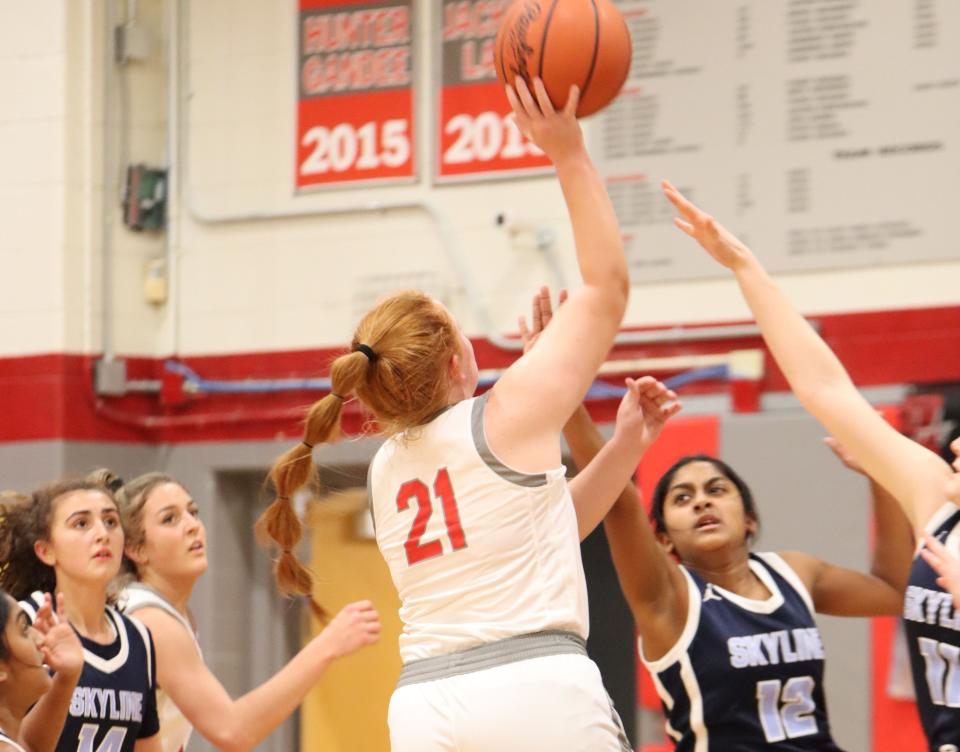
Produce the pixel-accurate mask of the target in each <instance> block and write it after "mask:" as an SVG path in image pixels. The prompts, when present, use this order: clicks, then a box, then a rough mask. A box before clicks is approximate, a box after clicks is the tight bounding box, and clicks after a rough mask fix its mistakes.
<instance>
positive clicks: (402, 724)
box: [388, 654, 630, 752]
mask: <svg viewBox="0 0 960 752" xmlns="http://www.w3.org/2000/svg"><path fill="white" fill-rule="evenodd" d="M388 721H389V724H390V744H391V748H392V750H393V752H629V751H630V746H629V744H628V742H627V740H626V737H625V736H624V733H623V727H622V725H621V724H620V718H619V717H618V716H617V714H616V712H615V711H614V709H613V705H612V703H611V702H610V698H609V696H608V695H607V692H606V690H605V689H604V687H603V681H602V680H601V678H600V670H599V669H598V668H597V666H596V664H595V663H594V662H593V661H591V660H590V659H589V658H587V657H586V656H585V655H576V654H570V655H551V656H547V657H542V658H530V659H527V660H519V661H515V662H511V663H506V664H504V665H500V666H495V667H493V668H486V669H483V670H480V671H473V672H471V673H465V674H460V675H458V676H451V677H449V678H444V679H437V680H434V681H425V682H421V683H417V684H408V685H406V686H401V687H399V688H398V689H397V690H395V691H394V693H393V697H392V698H391V699H390V710H389V713H388Z"/></svg>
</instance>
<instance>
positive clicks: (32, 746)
mask: <svg viewBox="0 0 960 752" xmlns="http://www.w3.org/2000/svg"><path fill="white" fill-rule="evenodd" d="M58 606H59V608H58V609H57V612H59V613H63V596H62V595H61V596H59V598H58ZM37 624H38V627H39V628H37V627H35V626H33V625H31V623H30V618H29V617H28V616H27V614H26V613H25V612H24V611H23V609H21V608H20V606H19V605H18V604H17V602H16V601H14V600H13V599H12V598H11V597H10V596H9V595H7V594H6V593H5V592H3V591H2V590H0V752H11V750H12V751H13V752H40V751H41V750H52V749H54V748H55V746H56V743H57V739H58V737H59V731H60V729H61V728H63V722H64V720H65V719H66V716H67V709H68V707H69V705H70V699H71V697H72V696H73V690H74V688H75V687H76V685H77V679H78V678H79V677H80V672H81V670H82V668H83V648H82V647H81V645H80V640H79V639H77V636H76V634H75V633H74V631H73V630H72V629H71V628H70V626H69V625H68V624H66V622H61V621H60V620H59V618H58V616H57V613H55V612H54V611H53V610H52V608H51V605H50V596H49V595H47V596H45V598H44V603H43V606H42V607H41V609H40V612H39V615H38V618H37ZM50 672H52V675H51V673H50ZM28 711H29V712H28Z"/></svg>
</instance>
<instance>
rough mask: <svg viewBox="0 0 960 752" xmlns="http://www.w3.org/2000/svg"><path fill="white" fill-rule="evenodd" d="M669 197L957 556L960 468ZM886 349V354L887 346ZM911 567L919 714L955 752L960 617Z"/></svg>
mask: <svg viewBox="0 0 960 752" xmlns="http://www.w3.org/2000/svg"><path fill="white" fill-rule="evenodd" d="M664 193H665V194H666V196H667V198H668V199H669V200H670V201H671V202H672V203H673V205H674V206H675V207H676V208H677V210H678V211H679V213H680V217H678V218H677V219H676V220H675V223H676V225H677V227H679V228H680V229H681V230H682V231H683V232H685V233H686V234H688V235H689V236H690V237H692V238H693V239H694V240H696V241H697V242H698V243H699V244H700V245H701V246H702V247H703V249H704V250H706V251H707V252H708V253H709V254H710V255H711V256H712V257H713V258H714V259H715V260H716V261H717V262H719V263H720V264H722V265H723V266H725V267H726V268H728V269H730V270H731V271H732V272H733V275H734V277H735V278H736V280H737V284H738V285H739V287H740V291H741V293H742V294H743V297H744V300H745V301H746V302H747V304H748V305H749V306H750V310H751V311H752V312H753V315H754V317H755V318H756V321H757V324H759V326H760V330H761V332H762V333H763V338H764V340H765V341H766V343H767V346H768V347H769V348H770V352H771V353H772V354H773V357H774V358H775V359H776V361H777V365H778V366H779V367H780V370H781V371H782V372H783V374H784V376H785V377H786V378H787V381H788V382H789V383H790V388H791V389H792V390H793V392H794V394H795V395H796V396H797V399H798V400H800V403H801V404H802V405H803V406H804V407H805V408H806V409H807V410H808V411H809V412H810V413H811V414H812V415H813V416H814V417H815V418H816V419H817V420H818V421H820V423H822V424H823V426H824V427H825V428H826V429H827V430H828V431H829V432H830V433H831V434H832V435H833V436H835V437H836V438H837V439H838V440H839V441H841V442H842V443H843V445H844V446H845V447H846V448H847V449H848V450H849V452H850V453H851V455H852V456H853V457H855V458H856V460H857V461H858V462H859V463H860V465H861V466H862V467H863V469H864V470H865V471H866V472H867V473H868V474H869V475H870V477H871V478H873V479H875V480H876V481H877V482H878V483H880V484H881V485H882V486H883V487H884V488H886V489H887V490H888V491H889V492H890V493H891V494H892V495H893V496H894V498H896V499H897V501H899V502H900V504H901V506H902V507H903V510H904V512H905V513H906V515H907V517H908V518H909V519H910V521H911V523H912V524H913V527H914V530H915V532H916V533H917V537H918V538H920V537H921V536H923V535H924V534H929V535H931V536H932V537H933V538H935V539H936V540H939V541H940V542H942V543H943V544H944V546H945V549H946V551H947V552H948V553H951V554H953V555H954V556H955V555H956V554H957V550H958V547H960V508H958V506H957V505H958V503H960V472H958V471H956V470H955V469H954V468H951V467H950V465H949V464H947V462H946V461H945V460H944V459H942V458H941V457H939V456H937V455H936V454H934V453H933V452H931V451H930V450H928V449H926V448H925V447H923V446H921V445H920V444H917V443H916V442H914V441H911V440H910V439H908V438H907V437H906V436H903V435H902V434H900V433H899V432H897V431H896V430H894V429H893V428H892V427H891V426H890V425H888V424H887V423H886V422H885V421H884V420H883V419H882V418H880V417H879V416H878V415H877V413H876V412H875V411H874V409H873V407H872V406H871V405H870V403H868V402H867V400H866V399H864V397H863V396H862V395H861V394H860V392H859V391H857V388H856V386H855V385H854V383H853V381H852V380H851V379H850V377H849V375H848V374H847V372H846V371H845V370H844V368H843V365H842V364H841V363H840V361H839V360H838V359H837V357H836V356H835V355H834V354H833V352H832V351H831V350H830V348H829V347H828V346H827V344H826V343H825V342H824V341H823V340H822V339H821V338H820V336H819V335H818V334H817V333H816V332H815V331H814V330H813V328H812V327H810V326H809V325H808V324H807V322H806V321H805V320H804V319H803V317H802V316H801V315H800V314H799V313H797V311H796V310H794V308H793V307H792V306H791V305H790V302H789V301H788V300H787V298H786V297H785V296H784V294H783V293H782V292H781V290H780V289H779V288H778V287H777V285H776V283H775V282H774V281H773V280H772V279H771V278H770V277H769V276H768V275H767V273H766V271H765V270H764V269H763V266H762V265H761V264H760V262H759V261H758V260H757V258H756V257H755V256H754V255H753V253H751V251H750V249H749V248H747V247H746V246H745V245H744V244H743V243H742V242H740V241H739V240H738V239H737V238H736V237H734V236H733V235H732V234H731V233H730V232H729V231H727V230H726V229H725V228H724V227H723V226H721V225H720V224H719V223H718V222H717V221H716V220H715V219H714V218H713V217H711V216H710V215H708V214H706V213H705V212H703V211H701V210H700V209H699V208H697V207H696V206H695V205H694V204H692V203H691V202H690V201H688V200H687V199H686V198H685V197H684V196H683V195H681V194H680V192H679V191H677V189H676V188H674V187H673V186H672V185H670V184H669V183H664ZM878 354H879V356H880V357H882V348H880V349H879V350H878ZM944 357H948V356H947V354H944ZM904 572H905V576H906V574H909V584H908V586H907V590H906V597H905V598H904V599H903V604H902V605H903V609H902V610H903V618H904V625H905V632H906V635H907V649H908V651H909V654H910V663H911V667H912V670H913V683H914V687H915V689H916V693H917V705H918V708H919V711H920V720H921V722H922V723H923V728H924V732H925V733H926V735H927V740H928V743H929V749H930V750H931V751H932V752H955V751H956V750H957V749H958V748H960V682H958V681H957V677H958V676H960V613H958V612H957V610H956V609H955V607H954V604H953V603H952V600H951V596H950V593H948V592H946V591H945V590H944V588H943V584H942V583H941V582H940V581H939V579H938V577H939V575H938V572H937V571H936V570H935V569H934V568H933V567H932V566H931V563H930V561H928V560H927V559H925V558H923V557H922V556H919V555H918V556H916V557H915V558H914V560H913V564H912V566H911V565H910V564H909V563H907V564H905V565H904Z"/></svg>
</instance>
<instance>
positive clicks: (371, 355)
mask: <svg viewBox="0 0 960 752" xmlns="http://www.w3.org/2000/svg"><path fill="white" fill-rule="evenodd" d="M354 352H362V353H363V354H364V355H366V356H367V360H369V361H370V362H371V363H376V362H377V360H379V359H380V356H379V355H377V354H376V353H375V352H374V351H373V348H372V347H370V345H357V347H356V349H355V350H354Z"/></svg>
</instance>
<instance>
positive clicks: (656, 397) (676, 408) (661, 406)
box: [614, 376, 683, 452]
mask: <svg viewBox="0 0 960 752" xmlns="http://www.w3.org/2000/svg"><path fill="white" fill-rule="evenodd" d="M626 385H627V393H626V394H625V395H624V396H623V399H622V400H620V406H619V407H618V408H617V425H616V428H615V429H614V435H615V436H619V437H621V438H623V439H625V440H629V441H634V442H636V443H637V444H638V447H637V448H638V450H639V451H640V452H644V451H646V450H647V448H648V447H649V446H650V445H651V444H653V442H654V441H656V440H657V437H658V436H659V435H660V432H661V431H662V430H663V426H664V424H666V422H667V421H668V420H670V418H672V417H673V416H674V415H676V414H677V413H678V412H680V410H681V409H682V408H683V405H682V403H681V402H680V400H679V398H678V397H677V395H676V392H674V391H673V390H672V389H668V388H667V387H666V386H665V385H664V384H663V383H662V382H660V381H657V380H656V379H655V378H653V376H644V377H642V378H639V379H627V380H626Z"/></svg>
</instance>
